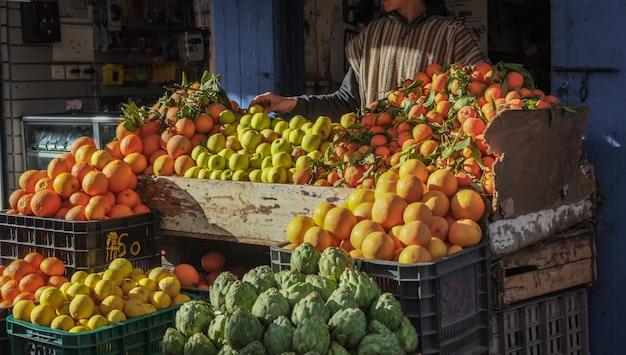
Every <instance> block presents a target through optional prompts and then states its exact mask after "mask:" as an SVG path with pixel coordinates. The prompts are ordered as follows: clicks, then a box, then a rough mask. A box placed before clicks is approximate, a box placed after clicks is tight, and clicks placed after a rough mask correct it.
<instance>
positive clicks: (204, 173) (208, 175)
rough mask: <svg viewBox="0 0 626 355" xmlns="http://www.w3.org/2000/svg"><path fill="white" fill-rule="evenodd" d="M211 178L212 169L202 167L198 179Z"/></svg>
mask: <svg viewBox="0 0 626 355" xmlns="http://www.w3.org/2000/svg"><path fill="white" fill-rule="evenodd" d="M209 178H211V170H209V169H207V168H200V171H198V179H209Z"/></svg>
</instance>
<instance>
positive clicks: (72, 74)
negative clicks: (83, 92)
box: [65, 64, 80, 80]
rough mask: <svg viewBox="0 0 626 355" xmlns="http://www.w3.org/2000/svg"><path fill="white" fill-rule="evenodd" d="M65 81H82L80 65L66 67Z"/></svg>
mask: <svg viewBox="0 0 626 355" xmlns="http://www.w3.org/2000/svg"><path fill="white" fill-rule="evenodd" d="M65 79H67V80H78V79H80V67H79V66H78V64H68V65H66V66H65Z"/></svg>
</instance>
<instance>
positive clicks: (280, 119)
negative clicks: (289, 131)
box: [270, 116, 289, 130]
mask: <svg viewBox="0 0 626 355" xmlns="http://www.w3.org/2000/svg"><path fill="white" fill-rule="evenodd" d="M280 122H285V123H287V126H289V123H288V122H287V121H285V119H284V118H282V117H280V116H278V117H274V118H272V124H271V126H270V128H271V129H274V128H276V125H278V124H279V123H280ZM274 130H275V129H274Z"/></svg>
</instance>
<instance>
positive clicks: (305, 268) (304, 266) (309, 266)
mask: <svg viewBox="0 0 626 355" xmlns="http://www.w3.org/2000/svg"><path fill="white" fill-rule="evenodd" d="M319 259H320V252H319V250H317V248H315V247H314V246H313V244H311V243H309V242H304V243H302V244H300V245H298V246H297V247H296V249H294V250H293V252H292V253H291V259H290V261H289V265H290V266H291V268H292V269H293V270H298V271H300V272H301V273H303V274H305V275H306V274H317V272H318V262H319Z"/></svg>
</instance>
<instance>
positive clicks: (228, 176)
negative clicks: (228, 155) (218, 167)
mask: <svg viewBox="0 0 626 355" xmlns="http://www.w3.org/2000/svg"><path fill="white" fill-rule="evenodd" d="M233 173H234V171H232V170H230V169H226V170H224V171H222V175H220V180H224V181H229V180H232V179H233Z"/></svg>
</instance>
